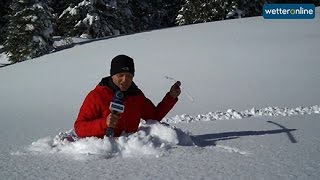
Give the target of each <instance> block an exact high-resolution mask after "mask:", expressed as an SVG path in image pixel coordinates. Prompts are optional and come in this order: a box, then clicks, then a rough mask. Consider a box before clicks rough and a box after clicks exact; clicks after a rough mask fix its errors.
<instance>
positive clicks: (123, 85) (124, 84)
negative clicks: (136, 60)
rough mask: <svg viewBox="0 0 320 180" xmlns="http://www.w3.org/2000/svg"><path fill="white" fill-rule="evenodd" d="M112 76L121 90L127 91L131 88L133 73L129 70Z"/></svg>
mask: <svg viewBox="0 0 320 180" xmlns="http://www.w3.org/2000/svg"><path fill="white" fill-rule="evenodd" d="M111 78H112V81H113V83H114V84H115V85H117V86H118V87H119V88H120V90H121V91H126V90H128V89H129V87H130V85H131V83H132V80H133V75H132V74H131V73H128V72H123V73H117V74H115V75H113V76H111Z"/></svg>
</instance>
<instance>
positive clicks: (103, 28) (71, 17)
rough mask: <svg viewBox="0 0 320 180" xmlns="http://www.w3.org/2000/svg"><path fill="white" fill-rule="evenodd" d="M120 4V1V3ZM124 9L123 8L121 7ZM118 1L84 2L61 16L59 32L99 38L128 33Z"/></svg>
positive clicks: (71, 7) (88, 0)
mask: <svg viewBox="0 0 320 180" xmlns="http://www.w3.org/2000/svg"><path fill="white" fill-rule="evenodd" d="M119 2H120V1H119ZM119 7H123V6H119ZM119 7H118V4H117V1H115V0H111V1H107V2H105V1H104V0H82V1H81V2H79V3H78V4H76V5H74V6H69V7H68V8H67V9H66V10H64V11H63V13H62V14H61V15H60V16H59V20H58V31H59V33H60V34H64V35H69V36H82V37H89V38H98V37H105V36H113V35H119V34H124V33H128V31H129V30H127V29H126V28H125V27H128V25H127V22H128V21H125V20H124V18H127V17H125V16H123V15H122V14H121V11H120V10H119V9H118V8H119Z"/></svg>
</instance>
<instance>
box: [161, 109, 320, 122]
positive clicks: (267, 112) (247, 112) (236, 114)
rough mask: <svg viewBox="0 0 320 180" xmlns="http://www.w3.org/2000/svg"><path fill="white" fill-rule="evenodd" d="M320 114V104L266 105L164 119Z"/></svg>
mask: <svg viewBox="0 0 320 180" xmlns="http://www.w3.org/2000/svg"><path fill="white" fill-rule="evenodd" d="M313 113H315V114H320V106H319V105H314V106H311V107H297V108H292V109H290V108H287V107H285V108H279V107H266V108H263V109H258V110H257V109H256V108H252V109H250V110H245V111H236V110H234V109H228V110H227V111H226V112H220V111H218V112H209V113H208V114H199V115H197V116H195V117H194V116H190V115H188V114H183V115H180V116H179V115H177V116H174V117H172V118H165V119H164V120H163V121H164V122H166V123H180V122H187V123H189V122H196V121H215V120H225V119H243V118H249V117H252V116H255V117H259V116H293V115H303V114H313Z"/></svg>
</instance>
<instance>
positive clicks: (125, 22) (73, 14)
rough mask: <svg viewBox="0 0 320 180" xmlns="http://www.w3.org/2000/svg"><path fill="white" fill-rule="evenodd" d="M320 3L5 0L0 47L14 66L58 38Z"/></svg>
mask: <svg viewBox="0 0 320 180" xmlns="http://www.w3.org/2000/svg"><path fill="white" fill-rule="evenodd" d="M297 2H298V3H317V0H304V1H297V0H296V1H292V0H64V1H61V0H1V1H0V9H1V11H0V45H3V49H4V51H5V52H6V54H7V55H8V58H9V61H11V62H12V63H16V62H21V61H25V60H28V59H32V58H35V57H39V56H42V55H44V54H48V53H50V52H52V51H53V50H54V49H55V47H54V44H53V43H54V39H53V37H54V36H61V37H83V38H92V39H95V38H101V37H108V36H116V35H123V34H132V33H137V32H143V31H148V30H154V29H160V28H167V27H174V26H181V25H187V24H195V23H203V22H211V21H217V20H224V19H234V18H242V17H251V16H259V15H261V14H262V6H263V4H264V3H297Z"/></svg>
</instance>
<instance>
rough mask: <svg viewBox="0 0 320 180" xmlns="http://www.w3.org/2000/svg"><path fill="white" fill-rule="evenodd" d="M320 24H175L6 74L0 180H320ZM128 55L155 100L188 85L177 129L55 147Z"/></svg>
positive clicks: (173, 116)
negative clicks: (116, 62)
mask: <svg viewBox="0 0 320 180" xmlns="http://www.w3.org/2000/svg"><path fill="white" fill-rule="evenodd" d="M319 20H320V19H319V9H317V14H316V19H313V20H264V19H263V18H262V17H254V18H246V19H238V20H228V21H220V22H213V23H205V24H197V25H191V26H184V27H179V28H170V29H164V30H159V31H151V32H146V33H140V34H135V35H130V36H122V37H118V38H114V39H107V40H101V41H96V42H91V43H88V44H84V45H78V46H75V47H73V48H70V49H66V50H63V51H59V52H56V53H52V54H49V55H46V56H43V57H41V58H37V59H34V60H32V61H26V62H22V63H19V64H15V65H12V66H7V67H4V68H1V69H0V82H1V88H0V99H1V101H0V118H1V119H0V122H1V127H0V137H1V139H0V144H1V147H0V150H1V153H0V179H129V178H130V179H318V177H319V175H320V170H319V169H320V143H319V142H320V133H319V126H320V121H319V104H320V97H319V92H320V70H319V67H320V61H319V60H317V59H319V58H318V49H319V48H318V47H319V46H318V45H319V42H320V32H319V28H320V23H319V22H320V21H319ZM121 53H124V54H127V55H129V56H132V57H133V58H134V59H135V64H136V76H135V78H134V80H135V82H136V83H137V84H138V86H139V87H140V88H141V89H142V90H143V91H144V93H145V94H146V95H147V96H148V97H149V98H150V99H151V100H152V101H153V102H154V103H155V104H156V103H158V102H159V100H161V98H162V97H163V95H164V94H165V93H166V92H167V91H168V90H169V88H170V86H171V84H172V83H173V81H172V80H170V78H169V79H168V78H167V77H171V78H174V79H178V80H180V81H181V82H182V86H183V93H182V94H181V96H180V100H179V101H178V103H177V104H176V106H175V107H174V109H173V110H172V111H171V112H170V113H169V114H168V115H167V117H166V118H165V119H164V120H163V121H164V122H167V123H169V124H170V126H175V127H176V128H171V127H168V126H164V125H162V124H159V123H156V122H148V123H144V122H142V123H141V126H140V128H139V132H138V133H135V134H131V135H124V136H122V137H120V138H119V139H116V140H109V139H103V140H102V139H96V138H87V139H81V140H79V141H77V142H74V143H70V142H67V141H58V140H57V138H58V139H59V138H60V137H61V136H63V135H64V133H65V132H67V133H70V132H69V131H68V130H69V129H71V128H72V126H73V122H74V120H75V118H76V116H77V113H78V110H79V108H80V105H81V103H82V101H83V99H84V97H85V95H86V94H87V93H88V92H89V91H90V90H91V89H92V88H94V86H95V85H96V84H97V83H98V82H99V81H100V79H101V78H102V77H104V76H107V75H108V72H109V64H110V60H111V58H112V57H114V56H115V55H117V54H121ZM1 58H3V56H1ZM59 132H61V133H60V134H59ZM59 135H60V136H59Z"/></svg>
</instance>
